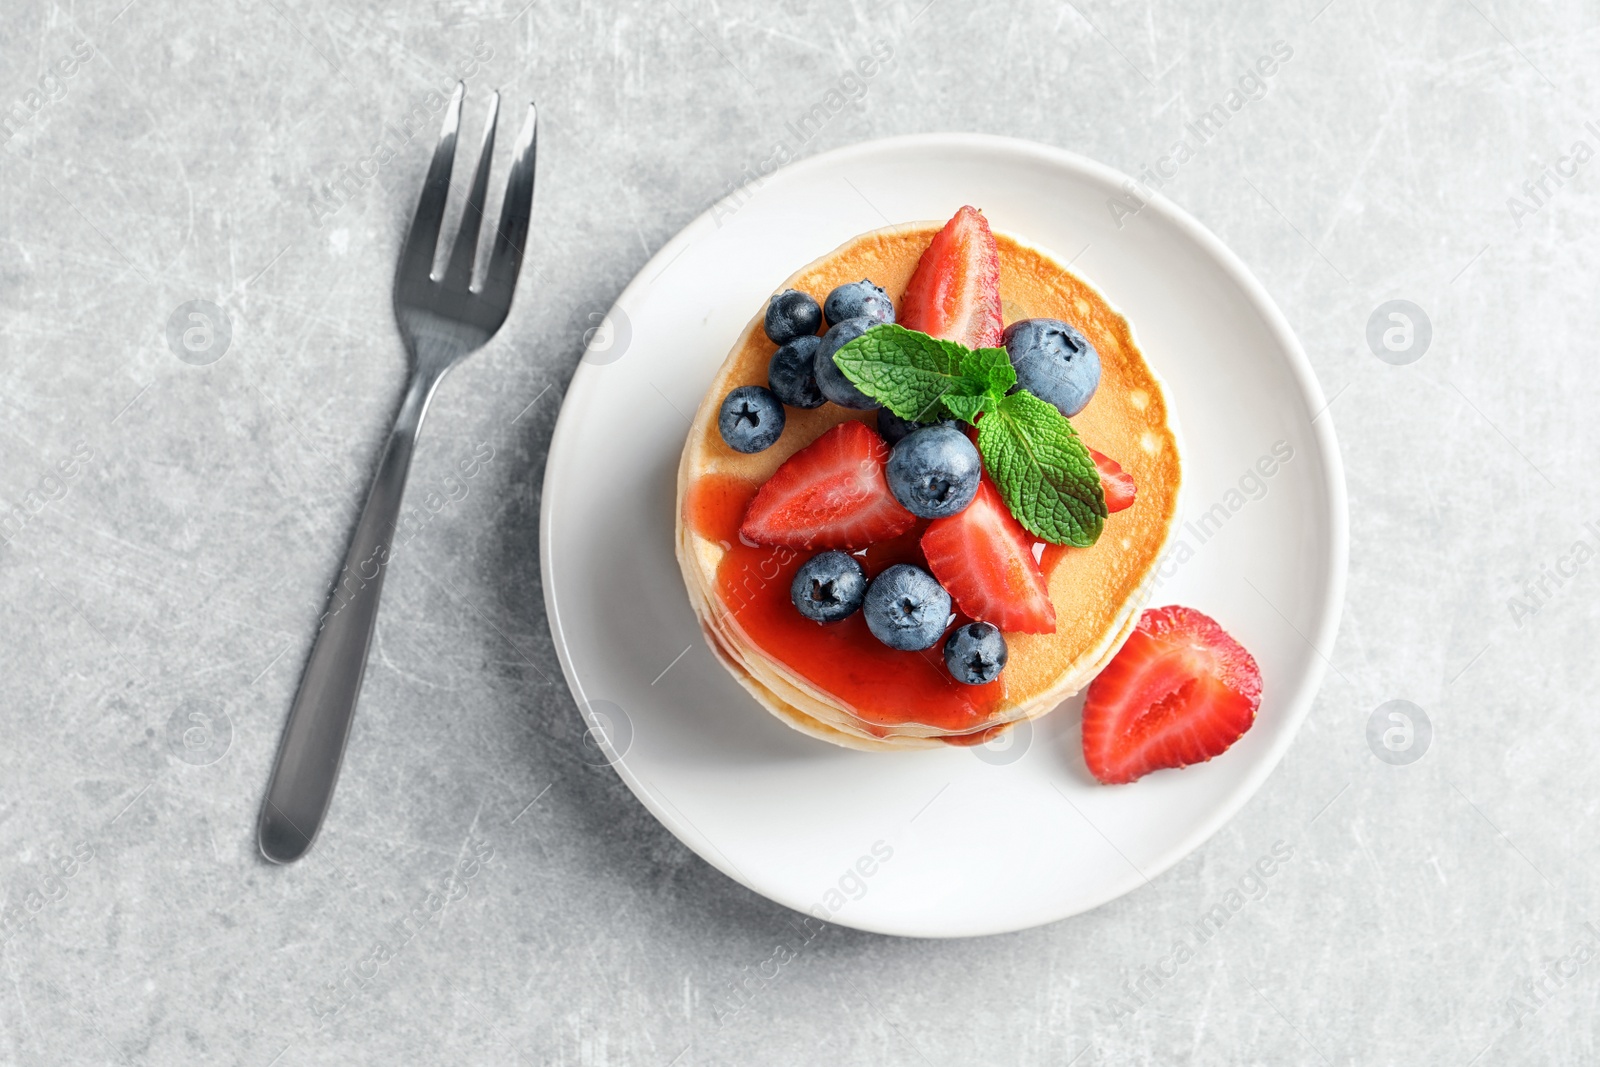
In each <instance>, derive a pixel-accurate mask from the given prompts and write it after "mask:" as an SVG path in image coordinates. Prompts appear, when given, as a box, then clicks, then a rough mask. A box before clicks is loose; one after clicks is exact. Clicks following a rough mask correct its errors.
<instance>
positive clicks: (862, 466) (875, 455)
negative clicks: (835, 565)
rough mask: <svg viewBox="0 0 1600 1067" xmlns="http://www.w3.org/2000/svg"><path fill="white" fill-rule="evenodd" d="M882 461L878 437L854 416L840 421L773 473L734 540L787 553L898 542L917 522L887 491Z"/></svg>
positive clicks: (883, 450) (884, 450) (884, 447)
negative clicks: (781, 548)
mask: <svg viewBox="0 0 1600 1067" xmlns="http://www.w3.org/2000/svg"><path fill="white" fill-rule="evenodd" d="M888 459H889V446H888V445H886V444H884V443H883V438H882V437H880V436H878V435H877V434H876V433H874V432H873V431H871V430H869V429H867V427H866V426H865V425H863V424H862V423H859V422H857V421H855V420H854V419H851V420H849V421H847V422H841V423H840V424H839V425H837V426H835V427H834V428H833V429H831V430H829V431H828V432H827V433H825V434H823V435H822V436H821V437H819V438H817V439H816V440H815V441H813V442H811V443H810V444H809V445H807V446H806V447H804V448H802V449H801V450H800V451H798V452H796V453H795V454H794V455H792V456H790V457H789V458H788V459H786V460H784V462H783V466H781V467H779V468H778V469H777V470H775V471H773V472H772V477H771V478H768V479H767V482H766V484H765V485H763V486H762V487H761V488H760V489H758V490H756V495H755V499H754V500H752V501H750V507H749V508H748V509H747V510H746V511H745V513H744V523H743V524H742V525H741V526H740V527H739V536H740V537H742V538H744V539H745V540H746V541H753V542H754V543H756V544H759V545H787V546H789V547H790V548H866V547H867V546H868V545H871V544H874V543H876V542H878V541H887V540H888V539H889V538H891V537H898V536H899V535H901V534H903V533H905V532H906V531H907V530H909V529H911V527H912V526H914V525H916V522H917V517H916V516H915V515H913V514H911V512H909V511H907V510H906V509H905V508H903V507H901V506H900V502H899V501H898V500H896V499H895V498H894V494H893V493H891V492H889V482H888V480H887V479H886V478H885V477H884V473H883V469H884V464H885V463H887V462H888Z"/></svg>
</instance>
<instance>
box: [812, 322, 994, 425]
mask: <svg viewBox="0 0 1600 1067" xmlns="http://www.w3.org/2000/svg"><path fill="white" fill-rule="evenodd" d="M973 354H974V353H973V352H972V350H971V349H969V348H967V347H966V346H964V345H959V344H956V343H955V342H954V341H941V340H939V339H938V338H935V337H929V336H928V335H927V334H925V333H919V332H917V331H916V330H908V329H906V328H905V327H904V326H894V325H889V324H884V325H879V326H874V327H873V328H872V329H870V330H868V331H867V332H866V333H864V334H862V335H861V336H860V337H857V338H856V339H855V340H854V341H851V342H850V343H849V344H846V345H845V346H844V347H842V348H840V349H839V351H837V352H835V353H834V354H833V362H834V364H835V365H836V366H837V367H838V368H839V369H840V370H842V371H843V372H844V376H845V377H846V378H849V379H850V381H851V382H852V383H854V385H855V387H856V388H857V389H860V390H861V391H862V392H863V393H866V394H867V395H868V396H870V397H872V399H874V400H876V401H877V402H878V403H880V404H882V405H883V406H884V407H886V408H888V409H889V410H890V411H892V412H894V413H895V414H896V415H898V416H900V417H901V418H902V419H913V420H915V421H917V422H927V421H930V420H932V419H936V418H938V417H939V402H940V400H941V399H943V398H944V397H946V396H957V397H978V396H982V395H983V394H984V393H986V392H988V391H989V383H988V381H987V380H980V379H974V378H971V377H969V376H968V375H967V374H965V373H964V371H963V362H964V361H965V360H967V359H968V358H969V357H971V356H972V355H973Z"/></svg>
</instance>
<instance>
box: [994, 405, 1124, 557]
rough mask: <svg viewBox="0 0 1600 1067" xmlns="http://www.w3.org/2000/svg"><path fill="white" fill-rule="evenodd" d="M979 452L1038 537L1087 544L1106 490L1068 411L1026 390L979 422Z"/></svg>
mask: <svg viewBox="0 0 1600 1067" xmlns="http://www.w3.org/2000/svg"><path fill="white" fill-rule="evenodd" d="M978 451H979V453H981V454H982V456H983V465H984V467H985V468H986V469H987V470H988V472H989V477H991V478H993V479H994V483H995V486H996V487H997V488H998V489H999V490H1000V496H1001V499H1003V500H1004V501H1005V503H1006V507H1007V508H1009V509H1010V510H1011V514H1013V515H1015V516H1016V518H1017V521H1018V522H1020V523H1022V525H1023V527H1024V528H1025V529H1027V531H1028V532H1029V533H1031V534H1033V535H1034V536H1035V537H1038V538H1041V539H1043V540H1045V541H1049V542H1050V543H1051V544H1057V545H1076V546H1078V547H1080V548H1087V547H1088V546H1089V545H1092V544H1094V543H1095V541H1096V540H1097V539H1098V538H1099V536H1100V531H1101V529H1102V528H1103V527H1104V526H1105V521H1106V499H1105V493H1104V492H1103V491H1102V490H1101V488H1100V473H1099V472H1098V471H1097V470H1096V469H1095V465H1094V460H1093V459H1092V458H1091V457H1090V456H1089V450H1088V449H1087V448H1086V447H1084V444H1083V442H1082V441H1081V440H1079V438H1078V434H1077V431H1075V430H1074V429H1073V428H1072V424H1071V423H1070V422H1068V421H1067V418H1066V416H1065V415H1063V414H1061V412H1060V411H1059V410H1057V409H1056V407H1055V406H1054V405H1052V404H1048V403H1046V402H1045V401H1043V400H1040V399H1039V398H1038V397H1036V396H1034V395H1033V394H1032V393H1029V392H1027V391H1022V392H1017V393H1013V394H1011V395H1010V396H1008V397H1006V398H1005V399H1004V400H1002V401H1001V402H1000V403H998V404H997V405H995V406H994V408H993V409H992V410H990V411H989V412H988V413H987V414H985V415H984V417H983V419H982V421H980V422H979V423H978Z"/></svg>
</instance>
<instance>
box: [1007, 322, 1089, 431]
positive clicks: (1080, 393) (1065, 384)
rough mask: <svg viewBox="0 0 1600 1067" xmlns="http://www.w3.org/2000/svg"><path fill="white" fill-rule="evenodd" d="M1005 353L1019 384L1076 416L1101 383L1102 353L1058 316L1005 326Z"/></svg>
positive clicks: (1064, 413) (1087, 404) (1066, 412)
mask: <svg viewBox="0 0 1600 1067" xmlns="http://www.w3.org/2000/svg"><path fill="white" fill-rule="evenodd" d="M1005 342H1006V352H1007V353H1008V354H1009V355H1010V356H1011V365H1012V366H1013V367H1015V368H1016V369H1017V385H1018V386H1019V387H1020V388H1023V389H1026V390H1027V391H1028V392H1030V393H1032V394H1033V395H1034V396H1036V397H1038V398H1039V399H1040V400H1045V401H1048V402H1050V403H1052V404H1054V405H1055V406H1056V407H1058V408H1060V409H1061V414H1063V415H1076V414H1077V413H1078V412H1080V411H1082V410H1083V409H1084V408H1086V407H1088V406H1089V400H1090V398H1091V397H1093V396H1094V391H1095V389H1097V388H1099V386H1100V353H1098V352H1096V351H1095V350H1094V345H1091V344H1090V343H1089V339H1088V338H1087V337H1085V336H1083V334H1081V333H1079V332H1078V331H1077V330H1075V329H1073V328H1072V327H1071V326H1068V325H1067V324H1066V323H1064V322H1062V321H1060V320H1059V319H1022V320H1020V321H1018V322H1013V323H1012V324H1011V325H1010V326H1007V327H1006V332H1005Z"/></svg>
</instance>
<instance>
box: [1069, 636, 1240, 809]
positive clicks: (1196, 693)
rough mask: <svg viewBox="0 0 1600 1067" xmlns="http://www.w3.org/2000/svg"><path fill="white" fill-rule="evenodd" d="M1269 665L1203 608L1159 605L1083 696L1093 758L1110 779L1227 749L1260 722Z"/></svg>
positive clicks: (1086, 754) (1097, 770) (1096, 771)
mask: <svg viewBox="0 0 1600 1067" xmlns="http://www.w3.org/2000/svg"><path fill="white" fill-rule="evenodd" d="M1260 706H1261V671H1260V670H1259V669H1258V668H1257V667H1256V661H1255V659H1254V658H1253V657H1252V656H1251V655H1250V653H1248V652H1246V651H1245V649H1244V646H1243V645H1241V644H1239V642H1237V641H1235V640H1234V639H1233V638H1231V637H1229V636H1228V635H1227V633H1226V632H1224V631H1223V629H1222V627H1221V626H1218V625H1217V623H1216V621H1215V620H1214V619H1212V618H1210V617H1209V616H1207V615H1204V614H1202V613H1200V612H1198V611H1196V610H1194V609H1193V608H1184V607H1178V606H1177V605H1174V606H1172V607H1166V608H1152V609H1150V610H1148V611H1146V612H1145V613H1144V614H1143V615H1142V616H1140V617H1139V625H1138V627H1136V628H1135V629H1134V631H1133V633H1132V635H1130V636H1129V638H1128V643H1127V644H1125V645H1123V646H1122V651H1120V652H1118V653H1117V654H1116V656H1115V658H1113V659H1112V661H1111V663H1110V664H1109V665H1107V667H1106V669H1105V670H1103V671H1101V672H1100V676H1099V677H1098V678H1096V679H1095V680H1094V681H1092V682H1090V683H1089V693H1088V696H1087V698H1086V699H1085V701H1084V705H1083V758H1084V760H1085V761H1086V762H1087V763H1088V764H1089V770H1090V772H1091V773H1092V774H1093V775H1094V776H1095V777H1096V778H1098V779H1100V781H1102V782H1105V783H1106V784H1107V785H1115V784H1119V783H1122V782H1131V781H1133V780H1134V779H1136V778H1141V777H1143V776H1144V775H1146V774H1149V773H1150V772H1151V771H1157V770H1161V769H1162V768H1164V767H1187V766H1189V765H1190V764H1191V763H1204V762H1205V761H1206V760H1208V759H1210V758H1211V757H1213V756H1219V755H1221V754H1222V753H1224V752H1226V751H1227V750H1228V748H1229V747H1230V746H1231V745H1232V744H1233V743H1234V742H1235V741H1237V740H1239V738H1240V737H1242V736H1244V732H1245V731H1246V730H1248V729H1250V724H1251V723H1253V722H1254V721H1255V717H1256V709H1257V708H1258V707H1260Z"/></svg>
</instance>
